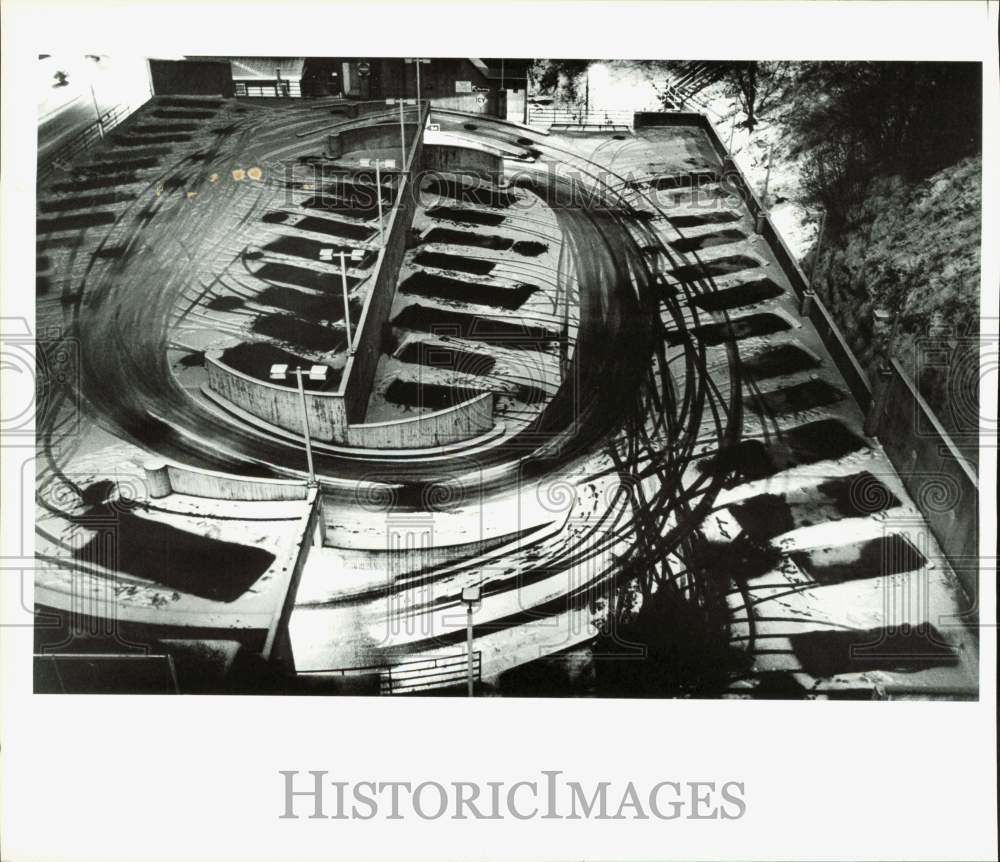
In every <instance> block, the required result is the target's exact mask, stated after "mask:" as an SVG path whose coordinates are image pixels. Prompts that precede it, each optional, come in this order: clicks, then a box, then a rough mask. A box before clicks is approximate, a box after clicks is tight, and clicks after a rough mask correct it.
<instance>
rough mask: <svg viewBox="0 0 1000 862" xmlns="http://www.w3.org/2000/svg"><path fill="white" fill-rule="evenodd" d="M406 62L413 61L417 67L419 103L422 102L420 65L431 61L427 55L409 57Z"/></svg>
mask: <svg viewBox="0 0 1000 862" xmlns="http://www.w3.org/2000/svg"><path fill="white" fill-rule="evenodd" d="M403 62H404V63H413V65H414V66H416V67H417V104H418V105H419V104H420V65H421V64H422V63H430V60H429V59H427V58H426V57H407V58H406V59H405V60H404V61H403Z"/></svg>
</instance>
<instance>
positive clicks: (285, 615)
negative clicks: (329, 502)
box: [261, 488, 323, 674]
mask: <svg viewBox="0 0 1000 862" xmlns="http://www.w3.org/2000/svg"><path fill="white" fill-rule="evenodd" d="M307 499H308V509H307V511H306V513H305V514H304V515H303V516H302V518H301V519H300V520H299V530H298V536H297V538H296V541H295V549H294V550H293V552H292V559H291V561H290V565H286V566H285V567H284V569H282V573H283V575H284V578H285V582H284V584H282V589H281V602H280V603H279V604H278V606H277V607H276V608H275V610H274V614H273V616H272V617H271V625H270V626H268V630H267V637H266V639H265V640H264V645H263V647H262V648H261V656H262V657H263V658H264V659H265V660H267V661H269V662H271V663H272V664H274V665H275V666H276V667H278V668H280V669H282V670H283V671H284V672H286V673H289V674H292V673H295V657H294V654H293V652H292V646H291V641H290V640H289V637H288V621H289V620H290V619H291V616H292V611H293V610H294V609H295V597H296V595H297V594H298V591H299V583H300V582H301V581H302V571H303V569H305V566H306V561H307V560H308V559H309V552H310V551H311V550H312V548H313V545H314V544H316V542H317V541H319V543H320V544H322V538H320V537H319V534H321V533H322V522H323V495H322V494H321V493H320V491H319V489H318V488H310V489H309V491H308V498H307Z"/></svg>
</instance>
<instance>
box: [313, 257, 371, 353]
mask: <svg viewBox="0 0 1000 862" xmlns="http://www.w3.org/2000/svg"><path fill="white" fill-rule="evenodd" d="M333 251H334V250H333V249H332V248H321V249H320V250H319V259H320V260H321V261H323V262H324V263H332V262H333ZM339 254H340V287H341V294H342V295H343V297H344V327H345V328H346V329H347V355H348V356H353V355H354V339H353V337H352V336H351V306H350V303H349V302H348V301H347V252H346V251H341V252H340V253H339ZM364 258H365V250H364V249H363V248H355V249H352V250H351V261H352V262H353V263H358V262H359V261H362V260H364Z"/></svg>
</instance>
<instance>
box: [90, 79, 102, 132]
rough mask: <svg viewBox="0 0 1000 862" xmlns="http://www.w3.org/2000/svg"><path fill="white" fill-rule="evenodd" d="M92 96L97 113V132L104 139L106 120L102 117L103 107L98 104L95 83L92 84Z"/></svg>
mask: <svg viewBox="0 0 1000 862" xmlns="http://www.w3.org/2000/svg"><path fill="white" fill-rule="evenodd" d="M90 98H91V99H92V100H93V102H94V113H95V114H96V115H97V134H99V135H100V136H101V140H102V141H103V140H104V121H103V120H102V119H101V108H100V106H99V105H98V104H97V93H95V92H94V84H93V82H91V84H90Z"/></svg>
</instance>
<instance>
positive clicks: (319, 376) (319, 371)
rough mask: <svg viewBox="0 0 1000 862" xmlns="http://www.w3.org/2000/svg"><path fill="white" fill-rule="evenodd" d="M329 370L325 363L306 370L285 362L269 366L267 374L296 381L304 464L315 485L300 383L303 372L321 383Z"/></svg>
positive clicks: (273, 378)
mask: <svg viewBox="0 0 1000 862" xmlns="http://www.w3.org/2000/svg"><path fill="white" fill-rule="evenodd" d="M329 370H330V369H329V368H327V366H325V365H313V366H311V367H310V368H309V369H308V370H306V369H303V368H299V367H295V368H292V369H289V367H288V365H287V363H278V364H275V365H272V366H271V373H270V374H269V375H268V376H269V377H270V379H271V380H282V381H284V380H287V379H288V375H289V374H291V375H292V376H293V377H295V380H296V381H297V383H298V388H299V400H300V403H301V406H302V433H303V436H304V437H305V441H306V464H307V465H308V467H309V484H310V485H316V471H315V470H314V469H313V453H312V440H311V439H310V436H309V411H308V410H307V409H306V389H305V385H304V384H303V383H302V375H303V374H305V375H306V376H307V377H308V378H309V379H310V380H315V381H317V382H320V383H322V382H323V381H324V380H326V374H327V372H328V371H329Z"/></svg>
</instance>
